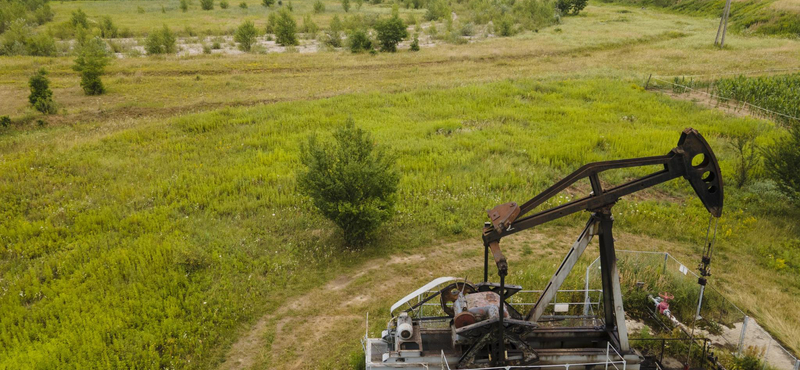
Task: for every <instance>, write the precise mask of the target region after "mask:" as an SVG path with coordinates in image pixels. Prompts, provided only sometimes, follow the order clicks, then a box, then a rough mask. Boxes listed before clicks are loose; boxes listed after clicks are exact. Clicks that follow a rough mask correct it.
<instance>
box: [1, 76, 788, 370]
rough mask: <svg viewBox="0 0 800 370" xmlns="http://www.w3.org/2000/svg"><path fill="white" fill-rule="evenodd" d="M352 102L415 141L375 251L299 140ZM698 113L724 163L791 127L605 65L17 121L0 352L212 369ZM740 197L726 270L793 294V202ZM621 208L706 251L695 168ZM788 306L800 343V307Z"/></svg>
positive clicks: (699, 125)
mask: <svg viewBox="0 0 800 370" xmlns="http://www.w3.org/2000/svg"><path fill="white" fill-rule="evenodd" d="M348 117H352V118H353V119H354V120H355V121H356V123H357V124H358V125H360V126H361V127H364V128H366V129H368V130H369V131H371V132H373V135H374V137H375V139H376V140H377V141H378V142H379V143H381V144H383V145H386V146H388V147H389V149H390V150H392V151H394V152H396V153H397V154H398V160H399V164H398V166H399V169H400V171H401V173H402V179H401V184H400V194H399V199H400V200H399V203H398V209H397V215H396V217H395V218H394V220H393V221H392V222H391V223H390V224H389V225H388V226H387V227H386V228H385V230H384V233H383V234H381V236H380V238H379V240H378V242H377V245H376V246H375V247H374V248H373V249H369V250H367V251H364V252H361V253H356V254H353V253H349V252H341V251H339V250H338V249H337V247H336V245H338V244H339V237H338V235H337V234H335V233H334V232H333V231H332V229H333V228H332V225H331V224H329V223H327V222H325V221H323V220H321V219H320V218H319V217H318V216H316V215H315V213H314V212H313V210H312V209H311V207H310V204H309V202H308V201H307V200H305V199H303V198H301V197H300V196H299V195H298V194H297V193H296V191H295V180H294V175H295V171H296V170H297V168H298V165H299V164H298V163H299V162H298V148H299V143H300V142H302V141H303V140H304V139H305V137H306V136H307V135H308V134H309V133H311V132H319V133H321V134H322V135H323V136H324V135H327V134H328V132H329V131H331V130H332V129H333V128H334V127H336V126H337V125H340V124H342V123H343V122H344V121H345V119H346V118H348ZM690 126H691V127H694V128H696V129H698V130H699V131H700V132H701V133H703V134H704V135H705V136H706V138H707V139H708V140H709V142H710V143H711V145H712V146H713V147H714V148H715V150H716V151H717V155H718V157H719V159H720V160H721V166H722V170H723V171H724V172H728V171H730V170H731V168H732V163H733V162H732V156H731V153H730V151H729V150H728V149H727V146H726V136H728V135H731V134H734V133H736V132H738V131H741V130H751V129H752V128H754V127H755V126H763V127H761V128H762V129H763V132H764V134H763V135H764V136H763V137H761V138H760V140H770V138H771V137H772V136H774V135H775V134H776V133H775V130H773V129H772V128H771V126H770V125H766V124H764V123H763V122H759V121H753V120H745V119H733V118H726V117H724V116H722V115H721V114H720V113H718V112H714V111H705V110H700V109H699V108H696V107H695V106H693V105H691V104H689V103H683V102H675V101H671V100H669V99H668V98H666V97H662V96H657V95H652V94H649V93H646V92H643V91H642V90H641V89H640V88H638V87H636V86H634V85H632V84H630V83H626V82H618V81H611V80H605V79H589V80H567V81H562V82H536V81H529V80H523V81H505V82H499V83H492V84H483V85H470V86H465V87H460V88H453V89H443V90H425V91H415V92H407V93H398V94H378V93H370V94H354V95H343V96H339V97H335V98H331V99H323V100H316V101H308V102H295V103H280V104H274V105H267V106H260V107H257V108H249V109H244V108H240V109H223V110H220V111H216V112H210V113H203V114H196V115H187V116H182V117H177V118H174V119H169V120H166V121H155V122H151V123H147V124H144V123H143V124H139V125H137V126H136V127H133V128H127V129H125V128H122V129H119V128H118V129H115V130H111V131H108V130H105V129H96V128H95V127H93V126H87V125H75V126H61V127H53V128H46V129H42V130H38V131H14V132H11V133H9V134H8V135H6V136H4V137H2V138H0V153H2V161H0V218H2V219H3V220H6V221H4V222H3V223H2V224H0V245H2V249H1V250H0V257H2V258H1V259H0V278H1V279H0V291H1V292H2V293H0V311H2V312H3V313H4V314H3V315H2V317H0V333H2V334H0V335H1V336H0V368H2V367H7V368H52V367H55V366H58V367H60V368H87V367H92V366H101V367H136V368H156V367H158V368H161V367H167V368H188V367H192V368H195V367H199V368H208V367H212V366H213V365H214V364H215V363H217V362H219V361H221V357H222V353H223V350H224V348H225V347H226V346H227V345H229V344H230V343H232V341H233V339H234V334H235V333H236V332H237V330H238V329H239V328H240V327H242V325H243V324H246V323H251V322H253V320H254V319H255V318H257V317H259V316H260V315H261V314H263V313H265V312H266V311H269V310H272V309H274V308H275V307H276V306H277V305H278V304H279V303H280V302H282V301H283V300H285V299H286V297H287V296H290V295H294V294H296V292H298V291H303V290H305V289H308V288H309V287H311V286H313V285H316V284H319V283H321V282H322V281H325V280H326V279H327V278H330V277H331V276H332V275H333V274H335V273H337V270H338V269H339V268H341V267H342V266H347V265H352V264H356V263H358V262H360V261H363V260H364V258H367V257H369V256H371V255H373V256H374V255H381V254H385V253H388V252H389V251H396V250H401V249H408V248H412V247H415V246H419V245H422V244H423V243H427V242H429V241H430V240H431V239H464V238H477V232H476V231H477V230H479V228H480V226H481V225H482V222H483V221H484V217H485V214H484V212H483V210H485V209H488V208H490V207H491V206H493V205H496V204H498V203H502V202H506V201H510V200H516V201H520V200H524V199H527V198H528V197H530V196H532V195H534V194H536V193H538V192H539V191H541V190H543V189H544V188H545V187H547V186H549V185H550V184H551V183H552V182H554V181H556V180H557V179H558V178H560V176H563V175H565V174H567V173H569V172H570V171H572V170H574V169H576V168H577V167H579V166H580V165H582V164H584V163H586V162H590V161H597V160H605V159H617V158H626V157H639V156H646V155H661V154H664V153H666V152H667V151H668V150H670V149H671V148H672V147H674V146H675V144H676V142H677V139H678V135H679V133H680V131H681V130H682V129H683V128H685V127H690ZM640 174H641V173H640V172H636V171H634V170H627V171H619V172H615V173H613V174H611V176H609V177H607V178H605V180H607V181H611V182H615V181H622V180H624V179H625V178H628V177H630V176H632V175H640ZM586 189H588V187H587V188H586ZM578 190H582V189H581V188H580V187H579V188H576V191H578ZM583 190H585V189H583ZM726 195H727V196H728V203H727V209H726V215H725V217H724V218H723V219H722V221H721V224H720V230H721V232H720V235H719V236H718V245H719V246H720V256H721V257H720V258H719V259H718V261H719V265H717V266H718V268H719V270H717V274H715V276H718V277H720V278H721V279H722V280H723V281H726V282H727V283H729V284H732V285H731V286H732V287H735V288H736V289H737V290H738V291H742V292H750V293H752V294H753V295H755V294H756V293H757V292H759V291H760V289H761V284H769V285H770V286H775V287H778V286H780V287H781V290H780V291H776V292H775V293H774V294H771V295H770V296H768V297H762V298H761V303H762V304H767V306H770V305H769V304H768V303H773V304H774V305H773V306H772V307H778V305H779V304H782V303H785V302H787V301H791V299H792V298H791V297H793V296H797V294H800V279H798V276H797V275H796V274H794V273H793V272H791V271H783V272H782V273H775V272H774V271H772V270H771V267H770V266H771V265H770V261H769V259H768V257H766V255H765V251H767V250H769V248H778V247H779V246H780V245H781V244H780V243H785V242H787V240H791V239H792V238H797V237H798V236H797V232H798V231H797V230H796V229H795V228H794V226H792V224H791V223H790V222H789V220H790V219H791V217H789V216H786V212H789V211H788V210H787V209H784V208H781V207H780V206H779V205H773V206H772V208H768V207H767V206H765V205H764V203H770V202H771V203H775V204H779V203H778V202H777V201H775V200H774V199H756V198H753V195H752V194H751V193H749V192H748V191H746V190H745V191H738V190H736V189H733V188H731V187H729V188H728V190H727V194H726ZM615 209H616V212H618V217H617V220H618V226H619V227H620V228H621V230H623V231H627V232H634V233H643V234H647V235H649V236H653V237H657V238H663V239H666V240H675V241H679V242H681V243H684V244H685V243H695V242H697V244H698V249H699V240H701V238H702V236H704V231H705V230H704V226H705V223H706V221H707V214H706V212H705V210H704V209H703V208H702V206H701V205H700V203H699V201H698V200H696V199H694V197H693V195H692V190H690V188H689V187H688V186H687V185H686V184H684V183H681V182H680V181H674V182H671V183H669V184H666V185H664V186H660V187H659V188H658V189H657V190H654V191H649V192H647V193H644V194H641V195H639V196H637V197H631V198H630V200H628V201H625V202H622V203H620V204H619V205H618V206H617V207H616V208H615ZM745 209H747V211H745ZM754 209H755V211H754ZM771 212H773V213H771ZM781 213H783V214H781ZM583 218H584V216H582V215H581V216H575V217H574V218H570V219H567V220H564V221H563V222H562V224H574V223H575V222H578V223H582V222H583ZM476 240H477V239H476ZM679 252H680V251H679ZM683 252H684V253H686V254H687V255H694V254H695V253H696V251H686V250H684V251H683ZM792 263H797V262H796V261H794V262H792ZM732 267H735V270H733V271H736V273H737V274H738V273H742V269H745V270H747V271H750V272H751V273H752V274H753V276H752V278H751V279H750V280H749V282H743V281H740V279H738V277H737V276H736V275H733V274H731V273H727V272H725V269H726V268H732ZM749 284H754V285H749ZM770 315H771V316H770V317H771V320H772V321H773V324H776V325H775V327H780V328H782V329H780V330H786V331H785V332H781V333H779V334H781V338H782V339H783V340H785V341H786V342H787V343H788V344H790V345H791V346H792V347H794V348H798V347H800V345H798V343H797V341H796V338H798V336H797V335H796V334H797V333H796V329H792V328H797V327H799V326H798V322H797V317H796V315H794V314H793V313H792V312H783V311H778V312H775V311H773V312H771V313H770ZM245 326H246V325H245ZM783 328H785V329H783ZM793 330H794V331H793Z"/></svg>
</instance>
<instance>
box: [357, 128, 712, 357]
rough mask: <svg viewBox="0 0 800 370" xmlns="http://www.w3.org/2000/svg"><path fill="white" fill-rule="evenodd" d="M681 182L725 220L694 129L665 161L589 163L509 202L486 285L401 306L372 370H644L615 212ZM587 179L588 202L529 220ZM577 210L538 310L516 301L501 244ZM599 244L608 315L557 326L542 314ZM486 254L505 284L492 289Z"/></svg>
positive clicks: (426, 292) (490, 244) (488, 227)
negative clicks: (637, 173)
mask: <svg viewBox="0 0 800 370" xmlns="http://www.w3.org/2000/svg"><path fill="white" fill-rule="evenodd" d="M653 165H656V166H661V168H660V169H659V170H658V171H655V172H653V173H651V174H649V175H646V176H643V177H640V178H637V179H634V180H631V181H628V182H626V183H624V184H621V185H617V186H613V187H609V188H605V187H604V186H603V183H602V182H601V180H600V175H601V174H602V172H604V171H608V170H612V169H620V168H631V167H641V166H653ZM681 177H682V178H684V179H686V180H687V181H688V182H689V184H690V186H691V187H692V188H693V189H694V192H695V194H696V195H697V197H698V198H699V199H700V201H701V202H702V203H703V205H704V206H705V208H706V210H708V212H709V213H710V214H711V215H712V216H713V217H720V216H721V215H722V207H723V200H724V197H723V183H722V176H721V173H720V169H719V164H718V162H717V158H716V156H715V155H714V152H713V151H712V150H711V147H710V146H709V145H708V142H706V140H705V139H704V138H703V136H702V135H700V134H699V133H698V132H697V131H696V130H694V129H691V128H687V129H686V130H684V131H683V132H682V133H681V136H680V139H679V140H678V145H677V146H676V147H675V148H673V149H672V150H671V151H670V152H669V153H667V154H666V155H663V156H655V157H644V158H634V159H624V160H616V161H605V162H596V163H590V164H587V165H584V166H583V167H581V168H579V169H578V170H576V171H575V172H573V173H571V174H570V175H568V176H566V177H565V178H563V179H562V180H560V181H558V182H557V183H555V184H554V185H553V186H551V187H550V188H548V189H547V190H545V191H543V192H542V193H540V194H538V195H536V196H535V197H533V198H531V199H530V200H528V201H527V202H525V203H523V204H522V205H520V204H518V203H516V202H510V203H505V204H501V205H498V206H496V207H494V208H492V209H491V210H489V211H487V215H488V217H489V220H490V221H489V222H487V223H486V224H485V225H484V228H483V244H484V271H483V281H482V282H480V283H477V284H472V283H470V282H468V281H466V280H465V279H463V278H450V277H445V278H438V279H435V280H433V281H431V282H430V283H428V284H426V285H425V286H423V287H421V288H420V289H418V290H417V291H415V292H412V293H411V294H409V295H408V296H406V297H405V298H403V299H401V300H400V301H398V302H397V303H395V305H393V306H392V307H391V310H390V311H391V314H392V318H391V320H389V323H388V325H387V329H386V330H384V331H383V333H382V335H381V338H367V339H366V343H365V352H366V363H367V368H376V369H379V368H403V369H428V368H430V367H432V366H433V367H436V368H438V367H439V366H441V367H442V368H460V369H475V368H485V367H496V366H523V367H524V366H536V367H541V366H543V365H564V364H571V365H570V366H579V367H580V366H583V368H586V369H592V368H595V367H597V366H603V365H608V363H609V361H612V362H613V361H614V359H618V360H619V361H624V362H625V364H626V368H627V369H629V370H638V368H639V364H640V363H641V361H642V360H643V358H642V356H641V355H640V354H639V353H638V352H637V351H636V350H635V349H632V348H631V347H630V344H629V343H628V333H627V328H626V325H625V310H624V306H623V297H622V290H621V287H620V281H619V271H618V268H617V258H616V252H615V247H614V236H613V225H614V218H613V215H612V212H611V211H612V209H613V207H614V205H615V204H616V202H617V201H618V200H619V199H620V198H621V197H623V196H625V195H629V194H632V193H635V192H637V191H641V190H644V189H647V188H650V187H653V186H655V185H658V184H661V183H664V182H666V181H670V180H673V179H676V178H681ZM582 179H588V180H589V183H590V184H591V188H592V192H591V193H590V194H589V195H587V196H585V197H583V198H579V199H576V200H573V201H571V202H568V203H566V204H562V205H559V206H556V207H553V208H549V209H545V210H540V211H538V212H535V213H534V212H533V211H534V210H535V209H537V208H538V207H540V206H541V205H543V204H544V203H545V202H546V201H547V200H549V199H551V198H552V197H554V196H556V195H557V194H558V193H560V192H561V191H563V190H565V189H566V188H568V187H569V186H571V185H573V184H574V183H575V182H577V181H579V180H582ZM580 211H587V212H589V214H590V215H589V219H588V221H587V222H586V226H585V227H584V229H583V231H582V232H581V234H580V235H579V237H578V238H577V239H576V240H575V242H574V243H573V245H572V247H571V248H570V249H569V251H568V252H567V255H566V256H565V257H564V260H563V261H562V262H561V264H560V265H559V267H558V268H557V269H556V271H555V273H554V274H553V276H552V277H551V278H550V280H549V281H548V283H547V285H546V286H545V287H544V290H543V291H541V294H539V296H538V298H537V299H536V300H535V302H531V303H530V304H524V303H520V302H519V301H520V300H519V299H510V298H511V297H512V296H514V295H516V294H518V293H520V292H524V291H523V290H522V287H520V286H517V285H513V284H507V282H506V277H507V276H508V272H509V269H510V266H509V263H508V260H507V259H506V257H505V255H504V254H503V252H502V249H501V247H500V241H501V240H502V238H504V237H506V236H509V235H512V234H515V233H518V232H520V231H523V230H527V229H530V228H533V227H535V226H538V225H541V224H544V223H546V222H549V221H553V220H556V219H558V218H561V217H565V216H568V215H571V214H573V213H576V212H580ZM595 237H597V239H598V242H599V253H600V258H599V259H600V271H601V273H600V274H601V281H602V290H601V291H597V293H598V301H599V303H601V304H602V315H601V316H599V317H596V318H595V317H591V318H590V317H588V316H586V315H583V316H579V317H578V318H579V319H580V320H581V322H583V323H586V324H585V325H577V326H574V325H571V326H554V325H551V323H552V322H554V321H558V320H561V319H565V318H568V317H569V315H558V314H551V315H547V314H546V313H547V311H548V309H549V308H550V307H551V306H552V305H551V302H552V301H553V299H554V297H555V296H556V295H557V293H558V291H559V288H560V287H561V285H562V284H563V283H564V281H565V279H566V278H567V276H568V275H569V273H570V271H571V270H572V269H573V267H574V266H575V265H576V263H577V262H578V260H579V258H580V256H581V255H582V254H583V253H584V251H585V250H586V248H587V247H588V245H589V243H590V242H591V240H592V239H594V238H595ZM490 254H491V258H492V259H493V260H494V265H495V266H496V267H497V275H498V276H499V278H500V282H499V283H494V282H489V264H490V257H489V255H490ZM704 258H705V257H704ZM709 260H710V257H709ZM709 263H710V261H709ZM587 294H588V292H587ZM437 297H438V298H439V301H440V307H439V306H437V308H436V309H435V310H433V311H432V310H431V309H430V307H431V305H430V303H428V302H430V301H432V300H434V299H435V298H437ZM518 297H519V296H518ZM509 302H513V303H509ZM523 307H525V308H528V310H527V312H526V313H524V314H522V313H520V312H519V311H518V309H521V308H523ZM553 310H554V311H555V313H558V312H559V311H561V312H568V311H569V309H568V306H566V309H564V308H563V304H562V307H561V308H559V305H558V304H556V305H555V308H554V309H553ZM598 311H600V310H599V307H598Z"/></svg>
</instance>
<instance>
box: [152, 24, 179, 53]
mask: <svg viewBox="0 0 800 370" xmlns="http://www.w3.org/2000/svg"><path fill="white" fill-rule="evenodd" d="M175 41H176V38H175V34H173V33H172V31H170V29H169V27H167V25H166V24H165V25H164V27H163V28H161V29H160V30H154V31H153V32H150V34H149V35H147V39H146V40H145V46H144V48H145V50H146V51H147V53H148V54H153V55H155V54H172V53H174V52H175V51H176V47H175Z"/></svg>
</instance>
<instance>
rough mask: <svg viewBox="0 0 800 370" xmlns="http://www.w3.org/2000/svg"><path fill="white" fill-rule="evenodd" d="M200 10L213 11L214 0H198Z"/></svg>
mask: <svg viewBox="0 0 800 370" xmlns="http://www.w3.org/2000/svg"><path fill="white" fill-rule="evenodd" d="M200 8H201V9H203V10H211V9H214V0H200Z"/></svg>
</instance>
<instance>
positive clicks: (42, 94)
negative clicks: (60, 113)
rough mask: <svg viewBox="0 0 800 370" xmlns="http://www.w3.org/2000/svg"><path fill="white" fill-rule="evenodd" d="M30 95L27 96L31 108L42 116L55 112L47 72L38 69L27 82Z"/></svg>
mask: <svg viewBox="0 0 800 370" xmlns="http://www.w3.org/2000/svg"><path fill="white" fill-rule="evenodd" d="M28 86H29V87H30V89H31V94H30V95H28V102H29V103H31V106H33V108H35V109H36V110H38V111H39V112H42V113H44V114H53V113H55V112H56V105H55V102H53V91H52V90H50V80H49V79H48V78H47V71H46V70H45V69H44V68H41V69H39V70H38V71H36V73H34V74H33V76H31V78H30V79H29V80H28Z"/></svg>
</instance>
